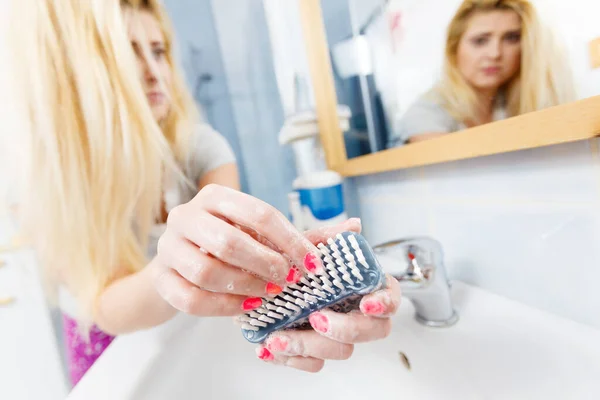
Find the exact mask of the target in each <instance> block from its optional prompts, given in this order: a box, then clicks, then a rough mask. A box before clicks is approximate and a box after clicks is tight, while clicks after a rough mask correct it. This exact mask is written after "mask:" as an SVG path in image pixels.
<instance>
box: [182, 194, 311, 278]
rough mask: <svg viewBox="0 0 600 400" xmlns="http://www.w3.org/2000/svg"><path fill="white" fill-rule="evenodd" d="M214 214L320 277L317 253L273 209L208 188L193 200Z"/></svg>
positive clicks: (281, 215)
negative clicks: (244, 228)
mask: <svg viewBox="0 0 600 400" xmlns="http://www.w3.org/2000/svg"><path fill="white" fill-rule="evenodd" d="M193 202H198V203H200V204H201V205H202V208H204V209H206V210H207V211H208V212H210V213H211V214H214V215H218V216H221V217H225V218H227V219H228V220H230V221H232V222H233V223H236V224H239V225H241V226H244V227H246V228H250V229H252V230H254V231H255V232H256V233H257V234H259V235H261V236H263V237H264V238H265V239H266V240H268V241H269V242H271V243H272V244H273V245H274V246H275V247H277V248H278V249H280V250H281V251H282V252H283V253H285V254H286V255H288V256H289V257H290V258H291V259H292V261H293V263H294V264H295V265H296V266H298V267H299V268H300V269H301V270H303V271H305V272H312V273H316V274H320V273H322V272H323V264H322V262H321V259H320V257H319V255H320V252H319V250H318V249H317V248H316V247H315V246H314V245H313V244H312V243H311V242H310V241H309V240H308V239H306V238H305V237H304V235H303V234H302V233H300V232H298V231H297V230H296V228H295V227H294V225H292V223H291V222H289V221H288V220H287V218H285V216H284V215H283V214H282V213H281V212H279V211H278V210H277V209H276V208H274V207H272V206H270V205H269V204H266V203H265V202H263V201H261V200H259V199H257V198H254V197H252V196H249V195H247V194H245V193H242V192H239V191H236V190H233V189H229V188H226V187H223V186H218V185H208V186H206V187H205V188H203V189H202V191H201V192H200V193H199V195H198V196H196V198H195V199H194V200H193Z"/></svg>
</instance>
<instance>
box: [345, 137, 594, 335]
mask: <svg viewBox="0 0 600 400" xmlns="http://www.w3.org/2000/svg"><path fill="white" fill-rule="evenodd" d="M599 148H600V140H591V141H582V142H577V143H571V144H564V145H557V146H551V147H545V148H540V149H532V150H524V151H519V152H514V153H507V154H500V155H494V156H490V157H482V158H476V159H470V160H464V161H459V162H453V163H444V164H438V165H434V166H428V167H423V168H415V169H410V170H401V171H394V172H389V173H384V174H378V175H371V176H365V177H359V178H355V179H353V180H352V181H353V182H352V183H353V184H354V185H355V186H356V188H357V199H356V201H357V203H358V205H359V207H360V213H361V216H362V218H363V225H364V233H365V235H366V236H367V238H368V239H369V240H370V241H371V243H373V244H377V243H380V242H382V241H386V240H391V239H396V238H399V237H404V236H414V235H431V236H432V237H434V238H436V239H438V240H440V241H441V243H442V245H443V247H444V250H445V260H446V266H447V267H448V270H449V275H450V277H451V278H452V279H459V280H463V281H465V282H468V283H471V284H475V285H478V286H481V287H483V288H485V289H488V290H491V291H493V292H496V293H499V294H501V295H505V296H507V297H510V298H512V299H515V300H518V301H522V302H524V303H527V304H529V305H532V306H534V307H538V308H540V309H544V310H547V311H550V312H553V313H556V314H558V315H561V316H565V317H568V318H572V319H574V320H576V321H579V322H583V323H586V324H590V325H593V326H596V327H600V289H599V288H600V153H599V150H598V149H599Z"/></svg>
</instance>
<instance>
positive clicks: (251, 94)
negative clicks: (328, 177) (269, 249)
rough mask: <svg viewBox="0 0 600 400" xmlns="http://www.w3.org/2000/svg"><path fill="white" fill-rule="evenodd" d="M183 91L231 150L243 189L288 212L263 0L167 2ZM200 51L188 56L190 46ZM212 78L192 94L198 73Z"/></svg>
mask: <svg viewBox="0 0 600 400" xmlns="http://www.w3.org/2000/svg"><path fill="white" fill-rule="evenodd" d="M165 4H166V7H167V10H168V12H169V14H170V16H171V18H172V19H173V23H174V26H175V30H176V32H177V36H178V43H179V47H180V49H181V59H182V62H183V64H184V66H185V71H186V76H187V78H188V83H189V84H190V87H191V88H192V89H193V90H194V93H195V94H196V97H197V100H198V102H199V103H200V104H201V106H202V108H203V109H204V111H205V113H206V115H207V119H208V121H209V122H210V123H211V124H212V125H213V127H214V128H215V129H217V130H218V131H219V132H221V133H223V134H224V135H225V136H226V137H227V139H228V140H229V142H230V143H231V144H232V146H233V147H234V151H235V153H236V155H237V157H238V163H239V167H240V170H241V172H242V178H243V188H242V189H243V190H244V191H245V192H248V193H250V194H252V195H254V196H256V197H258V198H260V199H263V200H265V201H267V202H268V203H270V204H272V205H274V206H275V207H277V208H278V209H279V210H281V211H283V212H287V193H288V192H289V191H290V190H291V185H292V181H293V179H294V178H295V175H294V174H295V172H294V167H293V163H290V162H288V161H287V160H288V159H289V157H290V156H291V155H292V154H291V150H290V149H287V148H281V147H280V146H279V144H278V141H277V135H278V133H279V129H280V128H281V126H282V125H283V121H284V113H283V108H282V103H281V99H280V96H279V92H278V87H277V80H276V75H275V72H274V62H273V57H272V55H271V48H270V42H269V35H268V28H267V22H266V17H265V12H264V8H263V3H262V0H245V1H242V2H240V1H236V0H166V2H165ZM191 45H193V46H194V47H196V49H199V50H200V56H198V52H196V54H195V55H192V53H191V52H190V46H191ZM206 73H209V74H210V75H211V76H212V81H210V82H209V83H204V84H203V85H201V87H200V89H199V90H197V86H198V85H197V84H198V79H197V78H198V76H199V75H202V74H206Z"/></svg>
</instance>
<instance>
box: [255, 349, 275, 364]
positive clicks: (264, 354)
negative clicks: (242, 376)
mask: <svg viewBox="0 0 600 400" xmlns="http://www.w3.org/2000/svg"><path fill="white" fill-rule="evenodd" d="M256 355H257V356H258V358H260V359H261V360H264V361H271V360H273V359H274V358H275V357H274V356H273V354H271V352H270V351H269V350H267V349H266V348H264V347H261V348H260V349H258V350H257V351H256Z"/></svg>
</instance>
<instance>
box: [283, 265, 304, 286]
mask: <svg viewBox="0 0 600 400" xmlns="http://www.w3.org/2000/svg"><path fill="white" fill-rule="evenodd" d="M300 278H302V275H301V274H300V271H299V270H298V268H297V267H296V266H295V265H293V266H292V268H290V272H288V275H287V277H286V278H285V281H286V282H287V283H298V282H300Z"/></svg>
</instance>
